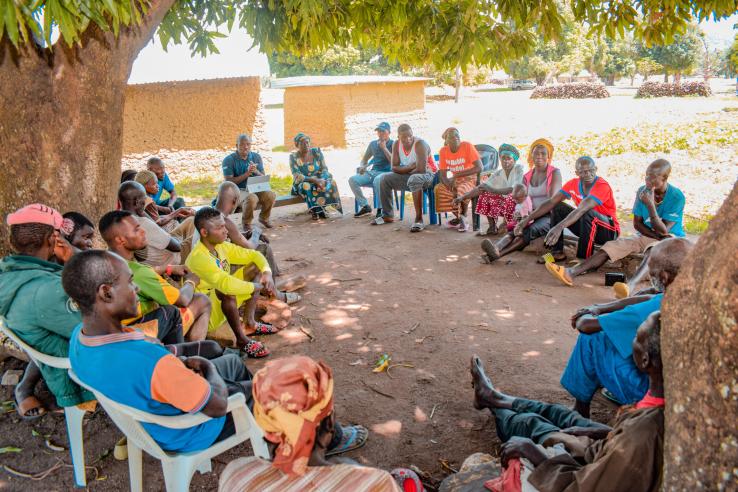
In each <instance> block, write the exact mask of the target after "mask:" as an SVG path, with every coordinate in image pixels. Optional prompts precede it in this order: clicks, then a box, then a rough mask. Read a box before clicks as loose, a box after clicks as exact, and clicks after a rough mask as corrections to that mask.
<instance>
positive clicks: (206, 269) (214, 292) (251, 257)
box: [186, 207, 278, 358]
mask: <svg viewBox="0 0 738 492" xmlns="http://www.w3.org/2000/svg"><path fill="white" fill-rule="evenodd" d="M194 222H195V227H196V229H197V231H198V232H199V234H200V240H199V241H198V242H197V243H196V244H195V245H194V247H193V248H192V253H190V256H189V257H188V258H187V263H186V265H187V268H189V269H190V271H192V272H193V273H195V274H196V275H197V276H198V277H200V284H199V285H198V289H197V290H198V292H202V293H203V294H206V295H207V296H208V297H209V298H210V303H211V305H212V309H211V313H210V321H209V323H208V329H209V331H210V332H214V331H216V330H217V329H218V328H219V327H220V325H221V324H223V322H224V321H227V322H228V324H229V325H230V328H231V330H232V331H233V334H234V335H235V337H236V346H237V347H238V348H239V349H241V350H243V352H245V354H246V355H247V356H249V357H255V358H260V357H266V356H267V355H269V350H268V349H267V348H266V346H265V345H264V344H263V343H261V342H257V341H256V340H252V339H251V338H249V335H270V334H272V333H276V332H277V331H278V330H277V329H276V328H275V327H274V326H272V325H270V324H268V323H262V322H260V321H257V320H256V318H255V317H254V315H255V313H256V302H257V300H258V299H259V296H260V295H261V293H262V291H263V293H264V294H265V295H267V296H274V295H277V290H276V287H275V286H274V279H273V277H272V273H271V270H270V269H269V264H268V263H267V261H266V258H264V255H262V254H261V253H259V252H258V251H255V250H253V249H246V248H242V247H241V246H237V245H235V244H232V243H229V242H226V239H227V238H228V230H227V229H226V226H225V219H224V218H223V214H221V213H220V211H218V210H216V209H214V208H212V207H203V208H201V209H200V210H198V211H197V213H196V214H195V221H194ZM233 265H242V266H241V268H239V269H238V270H236V271H235V272H234V273H231V266H233ZM242 304H244V315H243V323H242V322H241V318H240V316H239V312H238V310H239V307H240V306H241V305H242Z"/></svg>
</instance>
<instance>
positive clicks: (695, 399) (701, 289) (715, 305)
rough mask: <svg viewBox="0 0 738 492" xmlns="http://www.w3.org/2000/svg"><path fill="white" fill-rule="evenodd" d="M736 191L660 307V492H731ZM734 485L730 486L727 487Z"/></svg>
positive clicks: (737, 444) (737, 320)
mask: <svg viewBox="0 0 738 492" xmlns="http://www.w3.org/2000/svg"><path fill="white" fill-rule="evenodd" d="M736 245H738V185H736V186H734V187H733V191H732V192H731V194H730V196H729V197H728V199H727V200H726V201H725V203H723V206H722V207H721V208H720V211H719V212H718V214H717V216H716V217H715V218H714V219H713V220H712V221H711V223H710V227H709V228H708V230H707V232H706V233H705V234H703V235H702V237H701V238H700V239H699V241H698V242H697V245H696V246H695V249H694V251H693V252H692V254H690V256H689V258H687V260H686V261H685V262H684V264H683V265H682V266H681V269H680V272H679V276H678V277H677V278H676V281H675V282H674V283H673V284H672V285H671V286H670V287H669V292H668V293H667V294H666V296H665V298H664V305H663V308H662V314H663V320H662V326H663V328H662V334H661V339H662V342H661V345H662V352H663V361H664V376H665V384H666V388H665V390H666V437H665V449H664V490H668V491H671V490H675V491H676V490H680V491H681V490H693V491H697V490H735V486H736V475H735V473H736V471H735V470H736V463H738V253H737V251H738V250H736ZM731 484H732V485H731Z"/></svg>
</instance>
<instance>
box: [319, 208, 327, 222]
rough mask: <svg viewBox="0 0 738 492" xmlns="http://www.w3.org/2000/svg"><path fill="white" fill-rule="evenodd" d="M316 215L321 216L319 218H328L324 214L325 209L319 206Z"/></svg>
mask: <svg viewBox="0 0 738 492" xmlns="http://www.w3.org/2000/svg"><path fill="white" fill-rule="evenodd" d="M318 217H319V218H321V219H327V218H328V216H327V215H326V213H325V210H324V209H323V208H321V209H320V210H318Z"/></svg>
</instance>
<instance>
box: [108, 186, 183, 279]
mask: <svg viewBox="0 0 738 492" xmlns="http://www.w3.org/2000/svg"><path fill="white" fill-rule="evenodd" d="M118 201H119V202H120V205H121V209H122V210H127V211H129V212H131V213H132V214H133V215H134V217H136V220H138V223H139V224H141V227H143V229H144V231H146V239H147V243H148V246H146V248H145V249H144V250H142V251H141V252H137V253H136V255H137V257H138V258H139V259H140V260H141V262H142V263H144V264H146V265H149V266H152V267H166V266H167V265H181V264H182V261H181V256H180V252H181V251H182V241H185V240H190V241H191V238H192V234H193V233H194V226H193V224H192V222H189V223H182V224H179V225H178V226H177V227H176V228H175V229H173V230H172V231H171V232H167V231H165V230H164V229H162V228H161V227H160V226H159V225H157V224H156V222H154V221H153V220H152V219H151V217H149V216H148V215H147V214H146V211H145V210H144V207H145V205H146V190H145V189H144V187H143V186H142V185H141V184H140V183H136V182H135V181H126V182H124V183H122V184H121V185H120V188H119V189H118ZM175 213H177V212H175Z"/></svg>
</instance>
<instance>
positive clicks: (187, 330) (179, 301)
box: [100, 210, 210, 341]
mask: <svg viewBox="0 0 738 492" xmlns="http://www.w3.org/2000/svg"><path fill="white" fill-rule="evenodd" d="M100 234H101V235H102V237H103V239H104V240H105V242H106V243H107V245H108V248H109V249H110V251H112V252H113V253H115V254H117V255H118V256H120V257H121V258H123V259H124V260H126V261H127V262H128V266H129V267H130V269H131V271H133V282H134V283H135V284H136V285H137V286H138V288H139V291H138V299H139V313H138V316H137V318H136V319H135V320H128V321H126V322H125V323H124V324H126V325H136V324H146V322H147V319H145V317H147V315H150V313H152V312H153V311H155V310H157V309H159V308H160V307H162V306H175V307H177V308H178V309H179V312H180V316H181V318H182V333H183V335H184V337H185V339H186V340H188V341H196V340H204V339H205V337H206V336H207V334H208V321H209V320H210V299H208V297H207V296H206V295H205V294H200V293H198V292H196V288H197V285H198V284H199V283H200V278H199V277H198V276H197V275H195V274H194V273H192V272H190V271H189V270H188V269H187V267H185V266H184V265H166V266H163V267H161V266H160V267H156V268H152V267H150V266H148V265H144V264H141V263H139V262H138V261H136V259H135V258H134V253H135V252H136V251H139V250H141V249H144V248H145V247H146V245H147V239H146V232H145V231H144V230H143V228H142V227H141V225H140V224H139V223H138V221H137V220H136V218H135V217H133V215H132V214H131V213H130V212H128V211H126V210H115V211H112V212H108V213H107V214H105V215H103V217H102V218H101V219H100ZM164 274H166V275H167V276H170V277H171V276H177V277H179V278H181V279H182V280H183V282H184V283H183V284H182V286H181V287H180V288H177V287H175V286H173V285H172V284H171V283H169V282H167V281H166V280H165V279H164V278H163V277H162V275H164Z"/></svg>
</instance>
